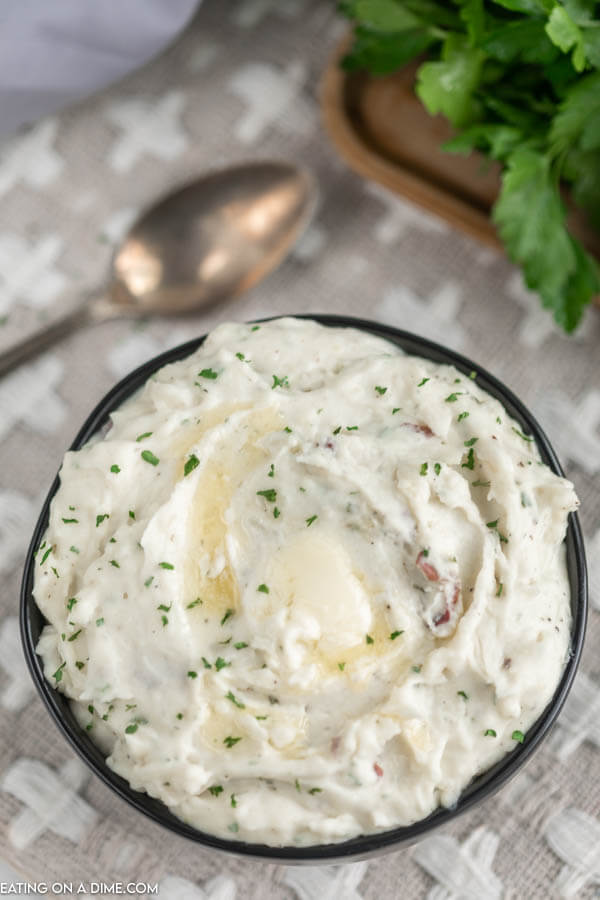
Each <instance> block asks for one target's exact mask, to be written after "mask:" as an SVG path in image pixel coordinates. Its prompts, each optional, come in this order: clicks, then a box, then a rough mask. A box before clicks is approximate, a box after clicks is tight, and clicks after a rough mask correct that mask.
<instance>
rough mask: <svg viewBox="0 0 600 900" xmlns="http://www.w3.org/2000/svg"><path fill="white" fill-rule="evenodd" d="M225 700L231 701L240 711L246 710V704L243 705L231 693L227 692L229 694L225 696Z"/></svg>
mask: <svg viewBox="0 0 600 900" xmlns="http://www.w3.org/2000/svg"><path fill="white" fill-rule="evenodd" d="M225 699H226V700H231V702H232V703H233V705H234V706H237V708H238V709H246V704H245V703H242V701H241V700H238V699H237V697H236V696H235V694H233V693H232V692H231V691H227V693H226V694H225Z"/></svg>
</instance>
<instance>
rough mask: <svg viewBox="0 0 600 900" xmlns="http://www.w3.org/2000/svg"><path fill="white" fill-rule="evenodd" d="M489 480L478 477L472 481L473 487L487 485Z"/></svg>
mask: <svg viewBox="0 0 600 900" xmlns="http://www.w3.org/2000/svg"><path fill="white" fill-rule="evenodd" d="M490 484H491V481H481V480H480V479H479V478H478V479H477V481H474V482H473V487H489V486H490Z"/></svg>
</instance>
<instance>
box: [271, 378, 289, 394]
mask: <svg viewBox="0 0 600 900" xmlns="http://www.w3.org/2000/svg"><path fill="white" fill-rule="evenodd" d="M289 386H290V383H289V381H288V377H287V375H283V376H281V377H279V376H277V375H273V384H272V385H271V390H273V391H274V390H275V388H276V387H286V388H289Z"/></svg>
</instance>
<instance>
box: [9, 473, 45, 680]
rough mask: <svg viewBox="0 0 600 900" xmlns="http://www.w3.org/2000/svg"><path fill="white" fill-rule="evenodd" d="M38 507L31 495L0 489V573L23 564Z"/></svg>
mask: <svg viewBox="0 0 600 900" xmlns="http://www.w3.org/2000/svg"><path fill="white" fill-rule="evenodd" d="M36 509H37V506H36V505H35V504H34V503H32V501H31V500H30V499H29V497H26V496H25V494H22V493H21V492H20V491H12V490H8V491H0V573H1V572H10V571H11V570H12V569H13V568H14V567H15V566H17V565H20V564H21V561H22V557H23V556H24V554H25V550H26V549H27V544H28V542H29V539H30V537H31V531H32V529H33V525H34V522H35V512H36ZM0 664H1V660H0Z"/></svg>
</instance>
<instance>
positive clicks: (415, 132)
mask: <svg viewBox="0 0 600 900" xmlns="http://www.w3.org/2000/svg"><path fill="white" fill-rule="evenodd" d="M348 46H349V41H348V40H346V41H344V42H343V45H342V46H341V47H340V48H339V49H338V51H337V52H336V53H335V55H334V57H333V58H332V60H331V62H330V63H329V66H328V67H327V69H326V71H325V73H324V76H323V80H322V83H321V110H322V117H323V121H324V124H325V128H326V130H327V132H328V133H329V136H330V138H331V140H332V141H333V143H334V145H335V147H336V148H337V150H338V151H339V153H340V155H341V156H342V157H343V158H344V159H345V160H346V162H347V163H348V164H349V165H350V167H351V168H352V169H354V170H355V171H356V172H358V173H359V174H360V175H363V176H364V177H365V178H370V179H372V180H374V181H378V182H379V183H380V184H383V185H385V187H387V188H389V189H390V190H392V191H395V192H396V193H397V194H401V195H402V196H404V197H407V198H408V199H409V200H411V201H412V202H413V203H417V204H419V205H420V206H423V207H424V208H425V209H427V210H429V211H430V212H432V213H435V214H437V215H438V216H440V217H441V218H443V219H446V221H448V222H449V223H450V224H451V225H453V226H454V227H456V228H459V229H461V230H462V231H464V232H466V233H467V234H469V235H471V236H473V237H476V238H478V239H479V240H481V241H484V242H485V243H486V244H488V245H491V246H493V247H496V248H501V246H502V245H501V243H500V240H499V238H498V235H497V233H496V228H495V226H494V224H493V222H492V221H491V219H490V216H489V213H490V209H491V207H492V204H493V202H494V200H495V198H496V195H497V193H498V190H499V187H500V168H499V166H498V165H497V164H496V163H491V164H490V163H489V161H488V160H487V159H485V158H484V157H483V156H482V155H480V154H478V153H472V154H471V155H470V156H468V157H465V156H457V155H455V154H450V153H444V152H443V151H442V150H440V145H441V144H442V143H443V142H444V141H445V140H447V139H448V138H449V137H451V134H452V132H451V129H450V126H449V125H448V123H447V121H446V119H444V118H443V117H442V116H430V115H429V113H427V112H426V110H425V109H424V107H423V106H422V104H421V102H420V100H419V99H418V98H417V97H416V95H415V93H414V89H413V88H414V80H415V72H416V69H417V67H418V65H419V62H420V61H419V60H417V61H416V62H414V63H412V64H411V65H409V66H407V67H405V68H404V69H402V70H401V71H400V72H397V73H395V74H393V75H386V76H383V77H377V78H375V77H371V76H369V75H367V74H365V73H362V72H357V73H355V72H352V73H348V72H344V71H343V70H342V69H341V68H340V66H339V61H340V58H341V56H342V55H343V53H344V52H345V51H346V49H347V47H348ZM565 199H566V202H567V206H568V207H569V210H570V211H569V215H568V224H569V229H570V230H571V231H572V233H573V234H574V235H576V236H577V237H578V238H580V240H581V241H582V243H583V244H584V246H585V247H586V248H587V249H588V250H589V251H590V253H592V254H593V255H594V256H595V257H596V258H597V259H599V260H600V234H599V233H598V232H597V231H596V230H595V229H594V228H592V227H591V225H589V223H588V222H587V220H586V219H585V217H584V215H583V214H582V213H580V212H579V211H578V210H576V209H574V208H573V206H572V204H571V203H570V202H569V198H568V196H567V197H566V198H565ZM596 299H597V300H598V299H599V298H596Z"/></svg>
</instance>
